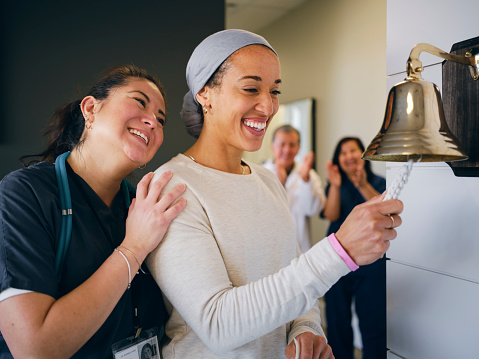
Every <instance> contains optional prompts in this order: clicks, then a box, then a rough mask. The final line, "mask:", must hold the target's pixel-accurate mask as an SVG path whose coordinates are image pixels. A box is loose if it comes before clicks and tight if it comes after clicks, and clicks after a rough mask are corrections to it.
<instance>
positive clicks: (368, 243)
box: [336, 193, 403, 265]
mask: <svg viewBox="0 0 479 359" xmlns="http://www.w3.org/2000/svg"><path fill="white" fill-rule="evenodd" d="M384 196H385V193H384V194H382V195H381V196H376V197H374V198H372V199H370V200H369V201H367V202H365V203H362V204H360V205H358V206H356V207H354V209H353V210H352V211H351V213H350V214H349V216H348V217H347V218H346V220H345V221H344V223H343V224H342V225H341V227H340V228H339V230H338V231H337V232H336V238H337V239H338V241H339V242H340V243H341V245H342V246H343V248H344V249H345V250H346V252H347V253H348V254H349V256H350V257H351V258H352V259H353V260H354V262H356V264H358V265H365V264H370V263H372V262H374V261H376V260H377V259H379V258H381V257H382V256H383V255H384V253H386V251H387V250H388V248H389V241H390V240H392V239H394V238H396V236H397V232H396V230H395V229H394V228H396V227H398V226H400V225H401V223H402V220H401V217H400V216H399V214H400V213H401V212H402V210H403V203H402V202H401V201H400V200H397V199H393V200H389V201H384V202H383V201H382V200H383V198H384ZM390 216H393V219H391V218H390Z"/></svg>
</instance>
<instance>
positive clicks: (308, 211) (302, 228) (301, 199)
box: [263, 159, 326, 253]
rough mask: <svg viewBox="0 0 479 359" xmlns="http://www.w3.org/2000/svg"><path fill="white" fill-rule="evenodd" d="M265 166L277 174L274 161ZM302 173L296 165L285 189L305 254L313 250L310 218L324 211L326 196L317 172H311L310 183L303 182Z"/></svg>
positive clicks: (267, 162)
mask: <svg viewBox="0 0 479 359" xmlns="http://www.w3.org/2000/svg"><path fill="white" fill-rule="evenodd" d="M263 166H264V167H266V168H267V169H269V170H270V171H272V172H273V173H275V174H276V169H275V165H274V163H273V160H271V159H270V160H268V161H266V162H265V163H264V164H263ZM300 171H301V164H300V163H295V164H294V165H293V169H292V170H291V172H290V173H289V175H288V177H287V179H286V183H285V184H284V187H285V188H286V193H287V196H288V205H289V210H290V212H291V215H292V216H293V220H294V224H295V226H296V238H297V240H298V243H299V247H300V248H301V251H302V252H303V253H304V252H306V251H307V250H309V249H310V248H311V227H310V224H309V218H310V217H312V216H316V215H318V213H319V211H321V210H322V209H323V207H324V203H325V202H326V196H325V194H324V189H323V184H322V182H321V177H319V175H318V173H317V172H316V171H315V170H313V169H311V170H310V171H309V182H304V181H303V179H302V178H301V172H300Z"/></svg>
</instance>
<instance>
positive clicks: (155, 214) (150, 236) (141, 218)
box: [123, 171, 186, 261]
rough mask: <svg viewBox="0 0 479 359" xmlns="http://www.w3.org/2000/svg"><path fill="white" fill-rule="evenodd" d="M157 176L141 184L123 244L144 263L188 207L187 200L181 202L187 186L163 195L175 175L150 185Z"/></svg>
mask: <svg viewBox="0 0 479 359" xmlns="http://www.w3.org/2000/svg"><path fill="white" fill-rule="evenodd" d="M153 176H154V173H152V172H150V173H148V174H146V175H145V176H144V177H143V178H142V179H141V181H140V182H139V183H138V186H137V190H136V198H135V199H134V200H133V201H132V203H131V206H130V210H129V211H128V218H127V220H126V235H125V241H124V242H123V245H124V246H125V247H127V248H129V249H130V250H131V251H133V252H134V253H135V254H136V255H138V256H139V257H141V259H140V260H141V261H142V260H143V259H144V258H145V257H146V255H147V254H148V253H150V252H151V251H152V250H153V249H155V248H156V247H157V246H158V244H160V242H161V240H162V239H163V236H164V235H165V233H166V230H167V229H168V226H169V225H170V223H171V221H172V220H173V219H174V218H175V217H176V216H177V215H178V214H179V213H180V212H181V211H182V210H183V209H184V208H185V206H186V200H185V199H180V200H179V201H177V202H176V203H174V202H175V201H176V200H177V199H178V197H179V196H180V195H181V194H182V193H183V192H184V191H185V189H186V186H185V185H184V184H179V185H178V186H176V187H175V188H174V189H173V190H171V191H170V192H168V193H163V194H162V193H161V192H162V191H163V188H164V187H165V186H166V184H167V183H168V182H169V180H170V179H171V177H172V176H173V174H172V173H171V171H166V172H165V173H163V174H162V175H161V176H160V177H159V178H158V180H157V181H155V182H154V183H152V184H151V186H150V189H149V190H148V186H149V185H150V182H151V180H152V178H153Z"/></svg>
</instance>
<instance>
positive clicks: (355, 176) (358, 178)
mask: <svg viewBox="0 0 479 359" xmlns="http://www.w3.org/2000/svg"><path fill="white" fill-rule="evenodd" d="M349 179H350V180H351V182H352V183H353V185H354V187H356V188H361V187H364V186H365V185H366V184H367V183H368V176H367V173H366V170H365V169H364V161H363V160H361V161H360V162H359V164H358V168H357V169H356V171H354V172H353V173H352V174H351V176H350V177H349Z"/></svg>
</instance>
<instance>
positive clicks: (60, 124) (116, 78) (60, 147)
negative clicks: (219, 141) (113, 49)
mask: <svg viewBox="0 0 479 359" xmlns="http://www.w3.org/2000/svg"><path fill="white" fill-rule="evenodd" d="M132 78H137V79H145V80H148V81H150V82H152V83H153V84H155V85H156V86H157V87H158V89H159V90H160V92H161V94H162V96H163V98H164V100H165V104H166V96H165V95H166V94H165V90H164V88H163V86H162V84H161V83H160V81H159V80H158V79H157V78H156V77H155V76H153V75H150V74H149V73H147V72H146V70H143V69H140V68H138V67H136V66H135V65H122V66H116V67H114V68H112V69H110V70H109V71H108V72H107V73H106V74H105V75H104V76H103V77H101V78H100V79H99V80H98V81H97V82H96V84H95V85H94V86H93V87H92V88H91V89H90V91H89V92H88V94H87V95H86V96H93V97H94V98H95V99H97V100H99V101H102V100H105V99H106V98H108V96H109V95H110V93H111V91H112V90H114V89H116V88H118V87H121V86H124V85H126V84H127V83H128V81H129V80H130V79H132ZM86 96H85V97H86ZM82 100H83V97H82V98H80V99H77V100H74V101H72V102H70V103H67V104H66V105H64V106H62V107H60V108H59V109H58V110H56V111H55V113H54V114H53V117H52V118H51V120H50V123H49V124H48V125H47V127H46V128H45V131H44V137H45V138H47V139H48V144H47V148H46V149H45V150H44V151H43V152H41V153H39V154H36V155H26V156H22V157H21V158H20V162H22V163H23V164H24V165H25V166H29V165H31V164H32V163H35V162H38V161H39V160H40V161H49V162H54V161H55V159H56V158H57V157H58V156H59V155H61V154H62V153H64V152H67V151H71V150H73V149H74V148H75V147H77V146H80V145H81V144H82V142H83V140H82V134H83V131H84V128H85V119H84V117H83V114H82V112H81V109H80V103H81V101H82ZM31 157H39V158H40V159H39V160H37V159H35V160H33V161H30V162H28V161H25V160H26V159H27V158H31Z"/></svg>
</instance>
